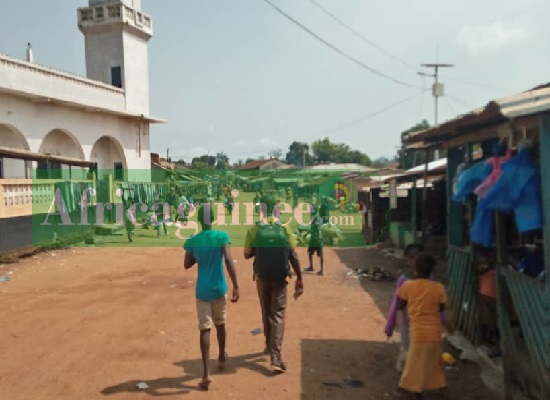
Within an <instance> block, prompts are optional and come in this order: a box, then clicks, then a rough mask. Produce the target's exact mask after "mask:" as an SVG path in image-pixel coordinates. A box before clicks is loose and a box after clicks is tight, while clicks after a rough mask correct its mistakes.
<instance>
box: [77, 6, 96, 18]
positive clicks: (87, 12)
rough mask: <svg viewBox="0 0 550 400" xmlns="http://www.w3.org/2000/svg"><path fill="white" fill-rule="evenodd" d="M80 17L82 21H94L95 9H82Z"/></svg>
mask: <svg viewBox="0 0 550 400" xmlns="http://www.w3.org/2000/svg"><path fill="white" fill-rule="evenodd" d="M80 19H81V20H82V21H93V20H94V10H93V9H91V8H85V9H83V10H80Z"/></svg>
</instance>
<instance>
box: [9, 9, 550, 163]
mask: <svg viewBox="0 0 550 400" xmlns="http://www.w3.org/2000/svg"><path fill="white" fill-rule="evenodd" d="M270 1H272V2H273V3H274V4H276V5H277V6H278V7H280V8H281V9H283V10H284V11H285V12H286V13H287V14H289V15H290V16H292V18H294V19H295V20H297V21H299V22H300V23H301V24H303V25H304V26H305V27H307V28H308V29H309V30H310V31H311V32H313V33H314V34H316V35H318V36H319V37H321V38H322V39H323V40H325V41H326V42H328V43H330V44H331V45H332V46H334V47H336V48H337V49H338V50H340V51H341V52H344V53H345V54H347V55H348V56H350V57H351V58H353V59H355V60H357V61H358V62H359V63H361V64H362V66H360V65H358V63H356V62H353V61H351V60H350V59H349V58H346V57H345V56H343V55H342V54H341V53H338V52H337V51H335V50H334V49H332V48H329V47H327V46H326V45H325V44H323V43H322V42H321V41H319V40H318V39H316V38H314V37H313V36H312V35H310V34H309V33H307V32H306V31H305V30H303V29H301V28H300V27H299V26H297V25H296V24H294V23H292V22H291V21H289V20H288V19H287V18H285V17H284V16H282V15H281V14H280V13H278V12H277V11H275V10H274V9H273V8H272V7H270V6H269V5H268V4H267V3H266V2H265V1H264V0H143V1H142V3H143V5H142V7H143V11H144V12H145V13H146V14H149V15H150V16H151V17H152V18H153V23H154V37H153V38H152V40H151V42H150V44H149V63H150V84H151V99H150V101H151V115H152V116H154V117H159V118H163V119H166V120H167V121H168V122H167V123H166V124H163V125H154V126H153V127H152V128H151V150H152V151H153V152H157V153H160V154H161V155H164V154H166V152H167V149H170V156H171V157H172V158H173V159H176V160H177V159H184V160H185V161H187V162H190V161H191V159H192V158H193V157H195V156H199V155H202V154H207V153H208V154H211V155H215V154H216V153H218V152H222V151H223V152H225V153H226V154H228V155H229V157H230V160H231V162H237V161H238V160H239V159H241V160H245V159H247V158H257V157H259V156H267V155H268V153H269V152H270V151H273V150H276V149H281V150H283V153H286V151H287V150H288V146H289V145H290V144H291V143H292V142H293V141H303V142H307V143H310V144H311V143H312V142H313V141H315V140H318V139H321V138H324V137H328V138H330V140H331V141H334V142H338V143H346V144H348V145H349V146H350V147H352V148H353V149H357V150H360V151H362V152H364V153H366V154H367V155H369V156H370V157H371V158H373V159H374V158H378V157H381V156H385V157H393V156H394V155H395V153H396V148H397V147H398V146H399V144H400V132H402V131H403V130H405V129H407V128H409V127H411V126H413V125H415V124H416V123H418V122H420V121H421V120H423V119H427V120H428V121H429V122H430V123H433V122H434V114H435V110H434V99H433V97H432V93H431V85H432V83H433V78H429V77H422V76H420V75H418V74H417V73H418V72H419V71H424V72H426V73H432V72H431V71H430V70H425V69H422V68H421V67H420V64H422V63H433V62H443V63H450V64H454V65H455V66H454V67H453V68H449V69H446V70H442V71H441V77H440V80H441V81H442V82H443V83H444V84H445V96H444V97H443V98H440V100H439V122H443V121H445V120H447V119H450V118H453V117H454V116H456V115H459V114H463V113H465V112H467V111H469V110H471V109H473V108H475V107H479V106H483V105H485V104H487V103H488V102H489V101H490V100H492V99H495V98H499V97H503V96H506V95H509V94H513V93H517V92H520V91H523V90H527V89H530V88H532V87H534V86H537V85H539V84H542V83H547V82H550V68H549V67H550V52H548V51H547V49H548V42H547V38H548V37H550V25H549V24H548V23H547V21H546V20H545V17H546V16H547V15H549V14H550V2H548V1H546V0H524V1H522V2H519V1H517V0H483V1H479V0H462V1H460V2H448V1H438V0H408V1H380V0H315V1H316V2H317V3H318V4H320V5H321V6H322V7H324V8H325V9H327V10H329V11H330V12H331V13H333V14H334V15H336V16H337V17H338V18H339V19H340V20H342V21H344V22H345V23H346V24H347V25H348V26H349V27H351V28H352V29H353V30H355V31H356V32H358V33H359V34H360V35H361V36H362V37H363V38H360V37H358V36H356V35H354V34H353V33H352V32H351V31H350V30H348V29H347V28H346V27H343V26H342V25H340V24H338V23H337V22H336V21H335V20H334V19H332V18H331V17H330V16H329V15H327V14H326V13H324V12H323V11H322V10H321V9H319V8H318V7H316V5H315V3H314V2H313V1H311V0H270ZM86 5H87V1H86V0H48V1H46V0H40V1H38V0H18V1H16V2H9V5H8V6H7V7H8V9H9V15H10V16H9V18H5V19H4V20H3V22H2V24H0V38H2V39H0V53H3V54H8V55H10V56H13V57H17V58H24V57H25V50H26V45H27V42H31V43H32V45H33V49H34V57H35V62H36V63H37V64H42V65H47V66H50V67H53V68H57V69H61V70H64V71H68V72H71V73H75V74H78V75H82V76H85V74H86V71H85V61H84V39H83V37H82V34H81V33H80V32H79V31H78V28H77V23H76V16H77V13H76V9H77V8H78V7H81V6H86ZM30 10H32V12H30ZM545 39H546V40H545ZM369 43H371V44H374V45H375V46H373V45H371V44H369ZM388 54H389V55H388ZM372 70H375V71H377V72H379V73H381V74H383V75H385V76H386V77H387V78H385V77H382V76H380V75H379V74H376V73H373V71H372ZM0 79H1V77H0ZM395 81H398V82H395ZM399 82H401V83H404V84H405V85H403V84H401V83H399ZM472 83H473V84H472ZM421 88H427V90H422V89H421Z"/></svg>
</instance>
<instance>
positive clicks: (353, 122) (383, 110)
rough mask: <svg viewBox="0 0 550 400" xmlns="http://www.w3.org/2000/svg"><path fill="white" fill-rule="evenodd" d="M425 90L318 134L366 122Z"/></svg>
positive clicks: (321, 134) (423, 90)
mask: <svg viewBox="0 0 550 400" xmlns="http://www.w3.org/2000/svg"><path fill="white" fill-rule="evenodd" d="M425 91H426V89H422V91H421V92H419V93H416V94H414V95H412V96H409V97H407V98H405V99H403V100H400V101H397V102H395V103H392V104H390V105H389V106H386V107H384V108H381V109H379V110H377V111H374V112H372V113H370V114H367V115H364V116H362V117H360V118H356V119H354V120H352V121H349V122H346V123H344V124H340V125H338V126H335V127H333V128H331V129H327V130H325V131H323V132H322V133H320V134H319V135H318V136H323V135H326V134H329V133H334V132H338V131H341V130H342V129H345V128H349V127H351V126H355V125H358V124H360V123H361V122H364V121H366V120H368V119H371V118H373V117H376V116H377V115H379V114H382V113H383V112H385V111H388V110H390V109H392V108H394V107H397V106H399V105H401V104H404V103H406V102H408V101H410V100H412V99H414V98H415V97H417V96H419V95H421V94H422V93H424V92H425Z"/></svg>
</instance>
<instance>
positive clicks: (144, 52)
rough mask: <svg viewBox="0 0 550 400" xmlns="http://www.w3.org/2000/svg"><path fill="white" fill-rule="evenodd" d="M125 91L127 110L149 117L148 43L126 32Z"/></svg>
mask: <svg viewBox="0 0 550 400" xmlns="http://www.w3.org/2000/svg"><path fill="white" fill-rule="evenodd" d="M123 35H124V36H123V41H124V54H125V60H124V82H125V86H124V89H125V91H126V109H127V110H128V111H130V112H134V113H138V114H145V115H149V58H148V57H149V55H148V54H149V53H148V48H147V42H146V41H145V40H144V39H142V38H140V37H138V36H136V35H133V34H131V33H128V32H124V34H123Z"/></svg>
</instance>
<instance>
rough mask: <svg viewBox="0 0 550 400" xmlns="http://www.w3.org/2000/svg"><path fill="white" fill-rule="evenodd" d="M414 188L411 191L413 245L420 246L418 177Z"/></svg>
mask: <svg viewBox="0 0 550 400" xmlns="http://www.w3.org/2000/svg"><path fill="white" fill-rule="evenodd" d="M413 179H414V180H413V187H412V189H411V196H412V197H411V232H412V235H413V244H418V228H417V227H416V226H417V224H418V222H417V220H416V219H417V215H416V213H417V208H418V207H417V191H416V180H417V179H416V177H414V178H413Z"/></svg>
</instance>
